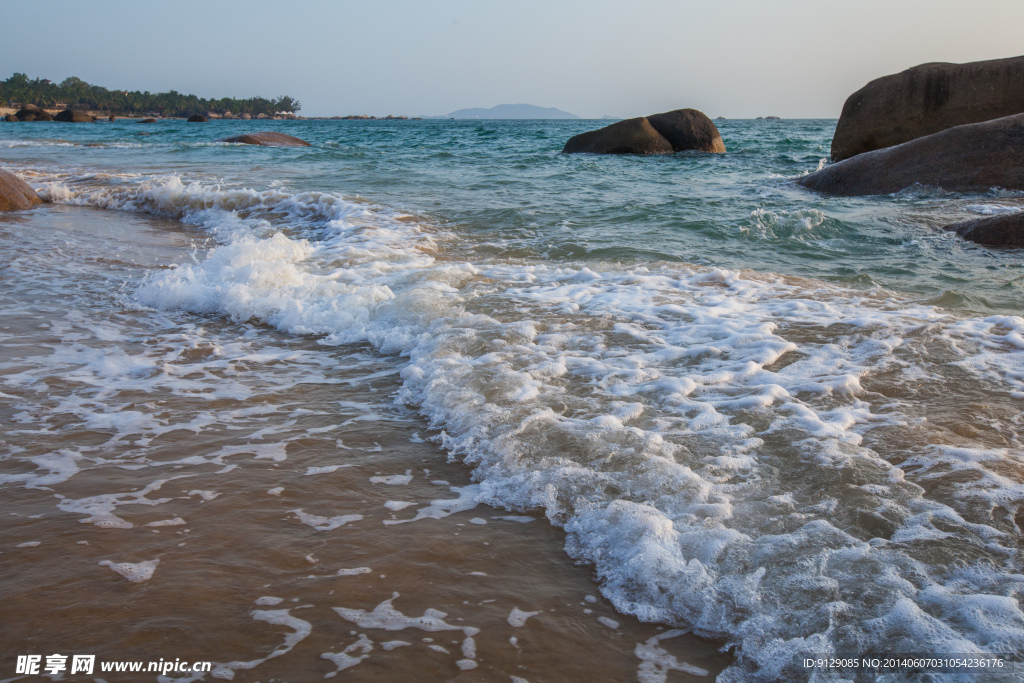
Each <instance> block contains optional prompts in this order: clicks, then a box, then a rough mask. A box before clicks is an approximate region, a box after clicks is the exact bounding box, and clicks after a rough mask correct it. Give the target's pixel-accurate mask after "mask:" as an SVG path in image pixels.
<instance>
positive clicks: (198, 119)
mask: <svg viewBox="0 0 1024 683" xmlns="http://www.w3.org/2000/svg"><path fill="white" fill-rule="evenodd" d="M206 122H207V120H206V117H205V116H203V115H202V114H192V116H190V117H188V123H206Z"/></svg>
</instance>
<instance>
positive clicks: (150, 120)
mask: <svg viewBox="0 0 1024 683" xmlns="http://www.w3.org/2000/svg"><path fill="white" fill-rule="evenodd" d="M139 123H156V119H154V118H148V119H140V120H139Z"/></svg>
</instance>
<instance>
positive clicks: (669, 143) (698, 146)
mask: <svg viewBox="0 0 1024 683" xmlns="http://www.w3.org/2000/svg"><path fill="white" fill-rule="evenodd" d="M688 149H693V150H699V151H701V152H714V153H719V154H720V153H722V152H725V145H724V144H723V143H722V136H721V135H720V134H719V132H718V129H717V128H716V127H715V124H714V123H713V122H712V121H711V119H709V118H708V117H707V116H705V115H704V114H702V113H701V112H699V111H697V110H696V109H676V110H675V111H668V112H665V113H663V114H654V115H653V116H647V117H639V118H635V119H626V120H625V121H619V122H617V123H613V124H612V125H610V126H605V127H604V128H600V129H598V130H592V131H588V132H586V133H580V134H579V135H575V136H573V137H571V138H569V140H568V142H566V143H565V147H563V148H562V153H564V154H577V153H590V154H672V153H673V152H681V151H683V150H688Z"/></svg>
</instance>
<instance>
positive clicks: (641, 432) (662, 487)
mask: <svg viewBox="0 0 1024 683" xmlns="http://www.w3.org/2000/svg"><path fill="white" fill-rule="evenodd" d="M43 192H44V193H45V194H46V195H47V196H48V198H50V199H51V200H52V201H57V202H63V203H70V204H81V205H89V206H99V207H104V208H111V209H120V210H128V211H145V212H149V213H156V214H160V215H168V216H173V217H175V218H178V219H180V220H182V221H183V222H185V223H187V224H190V225H195V226H199V227H202V228H204V229H206V230H208V231H209V232H210V234H211V235H212V236H213V237H214V238H215V240H216V242H217V244H216V245H215V246H213V247H212V248H210V249H209V250H208V251H207V252H205V253H204V254H202V255H201V257H199V258H197V259H196V260H195V261H194V262H188V263H183V264H181V265H179V266H177V267H175V268H172V269H169V270H163V271H159V272H154V273H152V274H151V275H150V276H149V277H147V278H146V279H145V281H144V282H143V283H142V284H141V285H140V286H139V287H138V289H137V290H136V291H135V293H134V295H133V297H134V301H136V302H137V303H139V304H141V305H145V306H150V307H154V308H161V309H181V310H187V311H193V312H197V313H207V314H216V315H227V316H230V317H232V318H233V319H235V320H240V321H241V320H254V321H258V322H261V323H265V324H268V325H271V326H273V327H275V328H277V329H279V330H282V331H285V332H289V333H293V334H303V335H317V336H318V337H319V338H320V340H321V342H322V343H324V344H350V343H370V344H372V345H373V346H374V347H375V348H377V349H378V350H380V351H381V352H383V353H389V354H400V355H402V356H405V357H407V358H408V361H407V363H406V364H405V366H404V368H403V370H402V386H401V389H400V392H399V395H398V397H397V398H398V400H400V401H404V402H406V403H409V404H412V405H415V406H417V407H418V408H419V410H420V411H421V412H422V414H423V415H424V416H425V418H426V419H427V420H429V422H430V424H431V425H432V426H433V427H435V428H437V429H438V430H440V437H439V438H440V442H441V445H442V446H443V447H444V448H445V449H446V450H447V451H448V453H449V454H450V455H451V457H453V458H457V459H459V460H461V461H463V462H465V463H466V464H467V465H469V466H471V467H473V468H474V477H475V478H476V479H477V480H478V481H479V487H480V488H479V493H478V494H477V495H478V499H479V500H480V501H482V502H488V503H491V504H495V505H499V506H503V507H505V508H508V509H510V510H526V509H543V510H544V511H545V512H546V514H547V516H548V518H549V519H550V520H551V521H552V522H553V523H555V524H558V525H560V526H563V527H564V528H565V529H566V531H567V532H568V541H567V551H568V552H569V554H570V555H571V556H572V557H573V558H575V559H578V560H581V561H585V562H589V563H592V564H593V565H594V567H595V568H596V571H597V574H598V577H599V579H600V581H601V583H602V590H603V592H604V594H605V595H606V596H607V597H608V598H609V599H611V600H612V601H613V602H614V604H615V605H616V607H617V608H618V609H619V610H621V611H623V612H626V613H631V614H635V615H637V616H638V617H640V618H641V619H644V620H652V621H659V622H663V623H666V624H670V625H673V626H680V627H687V628H693V630H694V631H695V632H697V633H699V634H702V635H705V636H709V637H714V638H721V639H725V640H726V641H727V642H728V644H729V647H730V648H732V650H733V652H734V653H735V655H736V663H735V664H734V666H733V667H731V668H730V669H729V670H727V671H726V672H725V673H724V674H723V675H722V679H723V680H727V681H728V680H776V679H778V678H801V677H802V676H803V673H802V671H799V670H796V669H794V668H793V667H794V658H795V657H796V656H798V655H812V654H816V655H821V654H835V653H840V652H851V651H855V652H864V653H868V652H900V651H902V652H922V651H926V652H935V653H939V652H948V653H953V652H956V653H967V652H993V653H994V652H1017V653H1020V652H1022V650H1024V613H1022V612H1021V609H1020V605H1019V599H1020V597H1021V595H1022V592H1024V575H1022V574H1021V566H1022V559H1024V557H1022V553H1021V548H1020V540H1019V539H1020V526H1019V524H1020V522H1019V521H1018V519H1019V518H1020V516H1021V514H1022V511H1024V506H1022V502H1024V485H1022V483H1021V481H1022V473H1024V462H1022V458H1021V453H1020V449H1019V447H1018V444H1019V429H1020V424H1019V420H1018V419H1017V415H1018V413H1019V410H1018V409H1017V405H1018V404H1017V403H1016V401H1019V399H1020V398H1022V397H1024V372H1022V371H1021V370H1020V368H1022V367H1024V319H1022V318H1019V317H1013V316H993V317H989V318H983V319H980V318H979V319H965V318H960V317H957V316H955V315H952V314H950V313H948V312H945V311H943V310H941V309H938V308H935V307H931V306H925V305H918V304H915V303H914V302H912V301H908V300H905V299H902V298H900V297H898V296H896V295H893V294H891V293H887V292H884V291H880V290H876V291H874V292H864V291H859V290H853V289H847V288H843V287H840V286H834V285H829V284H826V283H822V282H818V281H810V280H801V279H798V278H790V277H783V276H777V275H771V274H763V273H754V272H749V271H742V272H737V271H730V270H726V269H722V268H715V267H696V266H689V265H685V264H667V263H666V264H636V265H633V266H621V265H617V264H612V263H595V262H589V263H587V264H579V263H573V262H560V263H559V262H549V261H530V260H493V261H486V260H485V261H479V262H473V263H470V262H467V261H464V260H461V259H460V258H459V256H458V254H459V253H460V252H459V249H458V239H457V235H452V234H447V233H443V232H441V231H438V230H435V229H433V228H431V227H430V226H428V225H423V224H422V223H421V222H419V221H416V220H412V219H411V217H408V216H404V215H402V214H399V213H396V212H390V211H386V210H383V209H381V208H379V207H374V206H372V205H369V204H365V203H360V202H354V201H351V200H348V199H345V198H343V197H341V196H338V195H335V194H331V193H316V192H305V193H289V192H286V191H284V190H280V189H277V190H264V191H256V190H252V189H245V188H226V187H221V186H212V185H208V184H203V183H198V182H196V183H184V182H183V181H182V180H181V179H180V178H178V177H176V176H166V177H162V178H154V179H150V180H146V181H142V182H138V181H135V182H131V183H126V184H123V185H119V186H116V187H88V188H76V187H74V186H73V185H69V184H67V183H52V184H50V185H48V186H46V187H45V188H44V189H43ZM819 218H820V217H818V216H817V214H813V213H808V214H806V215H803V214H801V215H797V214H794V215H793V216H792V220H793V222H794V228H797V229H800V228H802V227H804V226H806V228H807V229H812V228H814V227H816V225H819V224H820V223H821V221H820V220H819ZM954 548H955V557H956V560H955V561H952V560H951V557H952V556H953V555H954V552H953V550H951V549H954Z"/></svg>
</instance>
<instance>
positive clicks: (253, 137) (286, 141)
mask: <svg viewBox="0 0 1024 683" xmlns="http://www.w3.org/2000/svg"><path fill="white" fill-rule="evenodd" d="M221 142H240V143H242V144H246V145H263V146H264V147H309V143H308V142H306V141H305V140H300V139H299V138H296V137H292V136H291V135H285V134H284V133H274V132H271V131H261V132H259V133H246V134H245V135H235V136H233V137H230V138H224V139H223V140H221Z"/></svg>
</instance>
